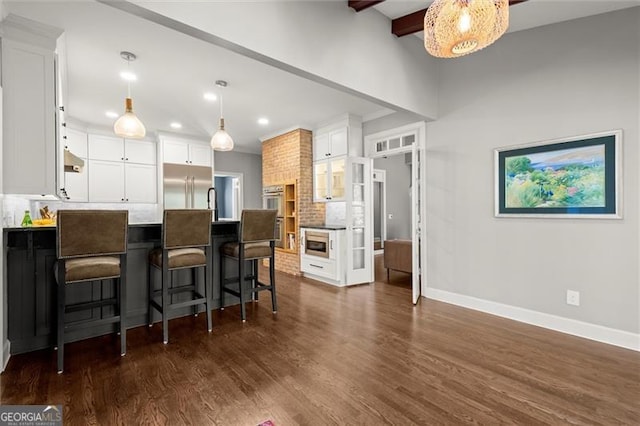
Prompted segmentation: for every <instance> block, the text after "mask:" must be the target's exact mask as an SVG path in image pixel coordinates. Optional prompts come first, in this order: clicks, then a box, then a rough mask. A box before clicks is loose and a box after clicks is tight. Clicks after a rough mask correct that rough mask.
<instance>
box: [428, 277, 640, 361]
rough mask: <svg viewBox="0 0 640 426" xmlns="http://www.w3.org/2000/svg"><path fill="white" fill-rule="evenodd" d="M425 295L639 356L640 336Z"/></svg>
mask: <svg viewBox="0 0 640 426" xmlns="http://www.w3.org/2000/svg"><path fill="white" fill-rule="evenodd" d="M424 295H425V297H426V298H428V299H433V300H438V301H440V302H446V303H451V304H452V305H456V306H462V307H464V308H469V309H473V310H476V311H480V312H485V313H488V314H492V315H497V316H499V317H503V318H508V319H511V320H514V321H519V322H523V323H526V324H531V325H536V326H538V327H543V328H547V329H550V330H554V331H559V332H561V333H566V334H571V335H573V336H578V337H584V338H586V339H590V340H595V341H597V342H602V343H606V344H609V345H614V346H620V347H622V348H626V349H631V350H634V351H639V352H640V334H636V333H631V332H628V331H623V330H617V329H614V328H609V327H604V326H601V325H597V324H591V323H587V322H583V321H578V320H574V319H570V318H564V317H560V316H557V315H552V314H546V313H543V312H538V311H532V310H530V309H525V308H520V307H518V306H512V305H505V304H502V303H498V302H493V301H491V300H485V299H479V298H476V297H472V296H466V295H463V294H459V293H452V292H449V291H445V290H439V289H435V288H427V291H426V293H424Z"/></svg>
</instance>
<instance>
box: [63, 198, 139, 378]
mask: <svg viewBox="0 0 640 426" xmlns="http://www.w3.org/2000/svg"><path fill="white" fill-rule="evenodd" d="M128 219H129V212H128V211H126V210H58V220H57V225H56V226H57V229H56V231H57V232H56V238H57V244H56V246H57V258H58V260H57V262H56V264H55V265H54V270H55V274H56V281H57V283H58V294H57V296H58V297H57V299H58V303H57V345H58V346H57V347H58V373H62V370H63V367H64V344H65V334H66V333H67V332H68V331H71V330H75V329H79V328H85V327H87V326H96V327H98V326H103V325H104V324H118V327H114V331H117V332H119V333H120V355H124V354H125V353H126V350H127V340H126V336H127V327H126V312H127V309H126V300H127V298H126V289H127V286H126V275H127V231H128V227H129V223H128ZM105 280H113V281H114V284H113V290H111V289H110V288H109V287H107V288H106V289H103V281H105ZM94 281H99V289H100V291H99V292H97V293H98V294H99V295H100V299H99V300H95V299H93V298H92V299H91V300H89V301H83V302H79V303H74V304H69V305H67V304H66V296H67V291H73V290H75V286H86V285H90V286H93V285H94V283H93V282H94ZM95 285H96V286H98V284H97V283H96V284H95ZM91 293H93V291H92V292H91ZM109 294H113V296H109ZM110 306H113V307H114V308H111V309H110V310H107V309H104V308H108V307H110ZM98 309H99V312H100V314H99V315H94V313H95V312H96V311H97V310H98ZM78 311H85V312H83V313H82V317H78V316H75V318H74V317H72V316H73V315H74V314H76V313H78ZM86 311H91V314H90V315H87V314H86ZM110 312H112V314H111V315H107V316H104V314H105V313H107V314H109V313H110ZM67 316H68V317H69V318H68V319H69V321H66V322H65V317H67ZM87 317H88V319H85V318H87Z"/></svg>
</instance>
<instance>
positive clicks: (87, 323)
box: [64, 315, 120, 331]
mask: <svg viewBox="0 0 640 426" xmlns="http://www.w3.org/2000/svg"><path fill="white" fill-rule="evenodd" d="M116 322H120V315H115V316H112V317H108V318H101V319H99V320H96V319H87V320H80V321H74V322H71V323H65V325H64V330H65V331H67V330H75V329H81V328H87V327H94V326H100V325H104V324H113V323H116Z"/></svg>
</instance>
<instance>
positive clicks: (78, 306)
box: [64, 298, 118, 313]
mask: <svg viewBox="0 0 640 426" xmlns="http://www.w3.org/2000/svg"><path fill="white" fill-rule="evenodd" d="M117 303H118V299H116V298H112V299H102V300H95V301H93V302H82V303H75V304H73V305H67V306H65V307H64V312H65V313H67V312H78V311H84V310H87V309H93V308H100V307H102V306H111V305H116V304H117Z"/></svg>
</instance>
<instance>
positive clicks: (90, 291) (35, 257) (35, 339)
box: [3, 221, 250, 354]
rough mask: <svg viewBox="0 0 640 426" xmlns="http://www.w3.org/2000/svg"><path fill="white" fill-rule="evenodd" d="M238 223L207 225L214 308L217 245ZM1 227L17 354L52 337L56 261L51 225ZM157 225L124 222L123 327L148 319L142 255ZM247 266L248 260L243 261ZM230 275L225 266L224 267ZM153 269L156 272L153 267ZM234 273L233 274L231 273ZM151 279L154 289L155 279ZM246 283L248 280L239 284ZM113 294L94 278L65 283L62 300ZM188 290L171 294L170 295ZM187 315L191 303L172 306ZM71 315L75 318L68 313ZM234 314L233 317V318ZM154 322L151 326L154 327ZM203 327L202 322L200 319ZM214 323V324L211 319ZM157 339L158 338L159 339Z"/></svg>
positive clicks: (107, 328) (233, 234) (90, 314)
mask: <svg viewBox="0 0 640 426" xmlns="http://www.w3.org/2000/svg"><path fill="white" fill-rule="evenodd" d="M239 224H240V223H239V222H236V221H221V222H214V223H213V224H212V226H211V236H212V250H211V253H212V255H213V271H212V275H213V276H212V280H211V283H212V288H210V289H208V290H209V292H208V294H209V297H211V300H212V305H213V308H214V309H217V308H219V307H220V277H219V271H220V256H219V252H220V251H219V248H220V246H221V245H222V244H224V243H226V242H228V241H237V238H238V227H239ZM3 232H4V255H5V259H6V262H5V269H6V278H5V283H4V285H5V286H6V287H5V288H6V289H7V290H6V291H7V293H6V294H7V300H8V328H9V330H8V338H9V340H10V342H11V353H12V354H19V353H23V352H30V351H34V350H38V349H44V348H48V347H52V346H53V344H54V341H55V338H56V336H55V330H56V326H55V309H56V300H55V298H56V280H55V276H54V271H53V267H54V263H55V262H56V228H55V227H34V228H6V229H4V230H3ZM161 233H162V225H161V224H155V223H154V224H132V225H129V236H128V239H129V243H128V252H127V282H126V285H127V327H128V328H132V327H137V326H141V325H145V324H147V320H148V307H147V306H148V305H147V303H148V302H147V294H148V282H149V273H150V272H149V263H148V260H147V259H148V254H149V251H150V250H152V249H153V248H156V247H160V243H161ZM247 267H248V268H250V265H249V264H248V265H247ZM227 270H228V272H229V274H233V272H232V271H233V270H235V268H233V267H232V266H231V265H229V266H228V268H227ZM151 272H152V273H154V274H157V273H158V272H157V271H156V270H155V269H154V270H152V271H151ZM175 273H176V274H178V277H179V279H180V281H182V282H186V283H188V282H190V281H191V279H192V278H191V274H190V272H189V271H178V272H175ZM199 273H200V277H199V283H201V284H200V285H203V283H204V279H203V278H204V272H203V271H202V270H201V271H200V272H199ZM235 275H237V273H236V274H235ZM158 278H159V276H158V277H156V279H154V282H155V283H158V284H157V287H158V288H159V283H160V280H159V279H158ZM245 285H246V286H249V285H250V284H249V283H245ZM101 294H102V295H103V297H110V296H112V295H113V284H111V281H108V280H105V281H103V282H95V283H77V284H69V285H68V287H67V303H69V304H71V303H77V302H80V301H87V300H97V299H100V295H101ZM186 296H188V295H185V294H183V295H175V296H174V297H176V299H175V300H180V297H186ZM238 303H239V300H238V298H236V297H234V296H232V295H230V294H227V295H225V306H230V305H235V304H238ZM110 309H112V308H111V307H103V308H102V312H101V309H100V308H96V309H94V310H93V311H84V312H74V313H73V314H68V315H67V319H68V320H82V319H87V318H96V317H99V316H100V315H103V316H108V315H110V314H111V313H112V311H110ZM190 314H193V308H184V309H183V310H182V311H180V310H179V311H176V312H175V315H172V316H173V317H178V316H185V315H190ZM72 315H76V318H74V317H72ZM159 320H160V315H159V314H158V312H155V311H154V312H153V321H154V322H157V321H159ZM239 320H240V318H239V317H238V321H239ZM158 326H159V325H156V327H158ZM203 327H204V324H203ZM214 327H215V323H214ZM114 331H115V328H114V325H112V324H108V325H104V326H101V327H95V328H87V329H80V330H77V331H76V332H74V333H69V336H68V337H69V340H70V341H73V340H80V339H84V338H88V337H94V336H100V335H103V334H108V333H112V332H114ZM160 341H161V340H160Z"/></svg>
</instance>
